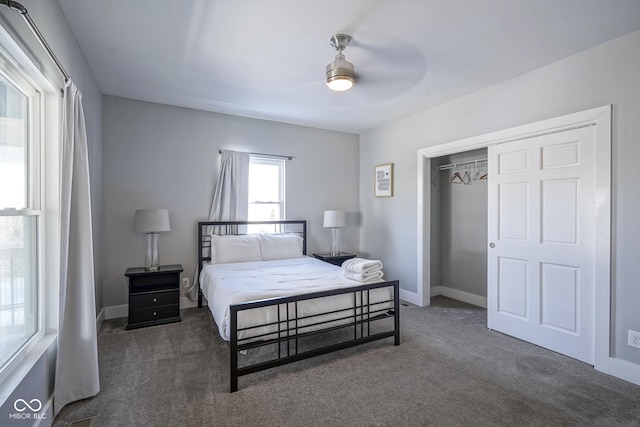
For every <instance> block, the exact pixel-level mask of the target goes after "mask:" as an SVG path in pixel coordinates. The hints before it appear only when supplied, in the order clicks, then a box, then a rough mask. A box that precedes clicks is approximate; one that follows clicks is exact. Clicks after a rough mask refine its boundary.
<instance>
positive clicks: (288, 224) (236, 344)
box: [198, 220, 400, 393]
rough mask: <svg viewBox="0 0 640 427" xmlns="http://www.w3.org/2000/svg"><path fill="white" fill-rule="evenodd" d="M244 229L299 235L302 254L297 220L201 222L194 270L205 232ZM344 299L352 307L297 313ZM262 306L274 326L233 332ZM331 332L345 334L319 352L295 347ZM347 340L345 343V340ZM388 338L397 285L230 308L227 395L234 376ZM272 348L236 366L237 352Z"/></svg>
mask: <svg viewBox="0 0 640 427" xmlns="http://www.w3.org/2000/svg"><path fill="white" fill-rule="evenodd" d="M249 225H266V226H270V227H271V226H273V227H274V228H275V229H278V228H279V229H280V232H296V233H299V234H301V235H302V237H303V253H304V254H305V255H306V241H307V236H306V230H307V223H306V221H303V220H300V221H260V222H250V221H215V222H212V221H206V222H204V221H202V222H198V266H199V268H200V270H201V269H202V267H203V265H204V263H205V262H207V261H209V260H210V256H209V255H208V254H207V253H206V252H207V249H210V245H211V238H210V235H209V230H211V227H218V228H217V229H216V230H217V231H218V232H217V233H216V234H238V229H239V228H241V227H244V226H249ZM291 230H298V231H291ZM198 282H199V278H198ZM383 288H392V289H393V292H392V295H393V297H392V298H390V299H388V300H383V301H377V300H376V301H375V302H371V299H370V293H371V291H372V290H376V289H383ZM349 294H351V295H352V303H353V304H352V305H350V306H349V307H343V308H337V309H335V310H332V311H329V312H323V313H318V314H313V315H306V316H305V315H302V314H300V313H299V311H298V305H299V303H300V302H302V301H308V300H312V299H318V298H327V297H332V296H336V295H349ZM389 303H392V308H391V309H390V308H388V304H389ZM198 307H202V289H201V288H200V284H198ZM264 307H275V309H276V310H277V320H276V321H273V322H271V323H267V324H261V325H256V326H251V327H246V328H240V329H238V315H239V314H240V313H242V312H244V311H248V310H255V309H260V308H264ZM327 315H331V316H332V318H331V319H330V320H327V319H325V318H323V316H327ZM385 319H386V320H387V323H388V322H389V319H393V322H392V324H393V327H392V328H390V329H389V328H388V327H386V328H385V326H386V324H385V323H384V321H385ZM300 323H302V325H300ZM264 327H267V328H268V329H269V331H268V332H263V333H261V334H249V336H250V337H249V338H240V337H239V335H240V334H241V333H243V332H246V331H250V330H251V329H259V328H264ZM350 328H352V329H353V331H352V333H351V331H349V329H350ZM377 328H382V330H380V331H377V330H376V329H377ZM333 331H342V332H344V331H348V332H349V333H348V334H347V333H342V334H340V337H341V338H342V339H341V340H339V341H337V342H332V343H330V344H328V345H324V346H321V347H317V348H312V349H307V350H305V349H304V348H301V346H300V340H301V339H304V338H307V337H314V336H317V335H320V334H326V333H328V332H333ZM347 336H348V338H345V337H347ZM389 337H393V338H394V345H396V346H397V345H400V289H399V282H398V281H397V280H392V281H387V282H378V283H371V284H363V285H359V286H353V287H348V288H341V289H335V290H329V291H322V292H313V293H307V294H301V295H295V296H289V297H280V298H273V299H268V300H260V301H253V302H247V303H242V304H233V305H231V306H230V341H229V345H230V353H231V354H230V361H229V362H230V363H229V365H230V391H231V392H232V393H233V392H234V391H237V390H238V378H239V377H240V376H243V375H248V374H252V373H255V372H259V371H263V370H266V369H270V368H274V367H276V366H281V365H285V364H288V363H292V362H296V361H299V360H304V359H308V358H311V357H314V356H319V355H322V354H327V353H331V352H334V351H338V350H342V349H345V348H349V347H354V346H357V345H360V344H366V343H369V342H372V341H376V340H381V339H385V338H389ZM273 345H275V346H277V356H275V357H274V358H273V359H270V360H267V361H264V362H258V363H255V364H253V365H247V366H242V367H240V366H239V359H238V353H240V352H245V351H247V350H249V349H253V348H258V347H265V346H273Z"/></svg>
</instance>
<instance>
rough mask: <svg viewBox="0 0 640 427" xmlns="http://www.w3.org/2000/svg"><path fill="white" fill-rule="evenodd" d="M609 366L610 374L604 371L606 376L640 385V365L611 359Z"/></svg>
mask: <svg viewBox="0 0 640 427" xmlns="http://www.w3.org/2000/svg"><path fill="white" fill-rule="evenodd" d="M607 365H608V366H607V368H608V370H609V372H605V371H603V372H604V373H605V374H609V375H613V376H614V377H617V378H620V379H623V380H625V381H629V382H630V383H633V384H637V385H640V365H636V364H635V363H631V362H627V361H626V360H622V359H616V358H615V357H610V358H609V363H608V364H607Z"/></svg>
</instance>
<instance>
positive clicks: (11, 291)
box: [0, 52, 44, 372]
mask: <svg viewBox="0 0 640 427" xmlns="http://www.w3.org/2000/svg"><path fill="white" fill-rule="evenodd" d="M41 110H42V100H41V95H40V91H39V90H38V89H37V88H36V86H35V85H34V84H33V83H31V81H30V79H29V78H28V77H27V75H26V74H25V73H24V72H23V71H21V70H20V69H18V68H17V67H16V66H14V65H13V62H12V61H11V60H9V59H8V58H6V57H5V56H4V55H3V54H2V53H1V52H0V372H2V371H3V370H4V369H5V367H6V366H7V365H8V364H9V363H10V362H11V361H12V360H13V359H14V358H15V357H16V355H17V354H18V353H19V352H20V351H21V349H23V348H25V347H26V346H27V345H28V344H29V343H30V342H31V341H33V340H34V339H35V338H36V337H39V336H41V335H42V334H43V332H42V330H43V327H42V321H43V319H42V317H43V316H41V314H40V312H41V309H40V305H41V303H42V287H41V285H40V279H41V278H40V271H41V269H40V261H41V260H42V259H43V258H44V257H42V256H41V253H40V248H41V247H42V241H41V230H42V223H43V215H42V194H41V191H40V190H41V182H42V181H41V176H42V174H41V162H40V152H41V143H40V141H41V132H40V126H41V124H40V120H41Z"/></svg>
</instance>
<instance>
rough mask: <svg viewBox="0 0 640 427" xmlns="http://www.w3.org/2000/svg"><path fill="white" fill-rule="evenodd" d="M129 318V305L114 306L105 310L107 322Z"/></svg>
mask: <svg viewBox="0 0 640 427" xmlns="http://www.w3.org/2000/svg"><path fill="white" fill-rule="evenodd" d="M127 316H129V304H122V305H112V306H110V307H105V308H104V318H105V320H109V319H119V318H120V317H127Z"/></svg>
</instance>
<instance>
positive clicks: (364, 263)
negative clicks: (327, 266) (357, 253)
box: [342, 258, 382, 273]
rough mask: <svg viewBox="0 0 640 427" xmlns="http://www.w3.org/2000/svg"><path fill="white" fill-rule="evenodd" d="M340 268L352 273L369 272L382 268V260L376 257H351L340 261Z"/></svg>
mask: <svg viewBox="0 0 640 427" xmlns="http://www.w3.org/2000/svg"><path fill="white" fill-rule="evenodd" d="M342 269H343V270H345V271H352V272H354V273H370V272H374V271H379V270H382V261H379V260H377V259H365V258H351V259H348V260H346V261H345V262H343V263H342Z"/></svg>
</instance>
